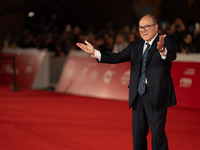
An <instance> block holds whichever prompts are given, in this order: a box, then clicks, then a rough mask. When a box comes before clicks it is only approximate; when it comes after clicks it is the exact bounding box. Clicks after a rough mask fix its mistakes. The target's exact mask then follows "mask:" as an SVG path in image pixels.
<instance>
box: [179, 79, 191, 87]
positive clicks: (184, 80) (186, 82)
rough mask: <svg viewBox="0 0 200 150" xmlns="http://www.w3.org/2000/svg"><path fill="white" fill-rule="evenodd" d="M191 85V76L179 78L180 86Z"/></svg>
mask: <svg viewBox="0 0 200 150" xmlns="http://www.w3.org/2000/svg"><path fill="white" fill-rule="evenodd" d="M191 85H192V79H191V78H181V79H180V81H179V86H180V87H185V88H190V87H191Z"/></svg>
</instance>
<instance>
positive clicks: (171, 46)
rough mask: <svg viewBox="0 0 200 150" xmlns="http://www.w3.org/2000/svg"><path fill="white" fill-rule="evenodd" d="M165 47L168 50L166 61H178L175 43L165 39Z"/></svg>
mask: <svg viewBox="0 0 200 150" xmlns="http://www.w3.org/2000/svg"><path fill="white" fill-rule="evenodd" d="M164 46H165V47H166V48H167V56H166V59H165V61H169V62H171V61H174V60H175V59H176V50H175V43H174V41H173V40H171V39H170V38H166V39H165V43H164Z"/></svg>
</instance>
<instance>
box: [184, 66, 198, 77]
mask: <svg viewBox="0 0 200 150" xmlns="http://www.w3.org/2000/svg"><path fill="white" fill-rule="evenodd" d="M195 71H196V70H195V69H194V68H188V69H186V70H185V71H184V72H183V74H184V75H192V76H194V75H195Z"/></svg>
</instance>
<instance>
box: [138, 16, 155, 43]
mask: <svg viewBox="0 0 200 150" xmlns="http://www.w3.org/2000/svg"><path fill="white" fill-rule="evenodd" d="M139 32H140V35H141V37H142V39H143V40H145V41H147V42H149V41H151V40H152V39H153V38H154V37H155V36H156V34H157V33H158V25H157V24H154V23H153V20H152V18H151V17H149V16H145V17H143V18H142V19H141V20H140V22H139Z"/></svg>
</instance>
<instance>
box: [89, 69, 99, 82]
mask: <svg viewBox="0 0 200 150" xmlns="http://www.w3.org/2000/svg"><path fill="white" fill-rule="evenodd" d="M98 76H99V71H98V70H94V71H92V73H91V74H90V80H92V81H94V80H97V79H98Z"/></svg>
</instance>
